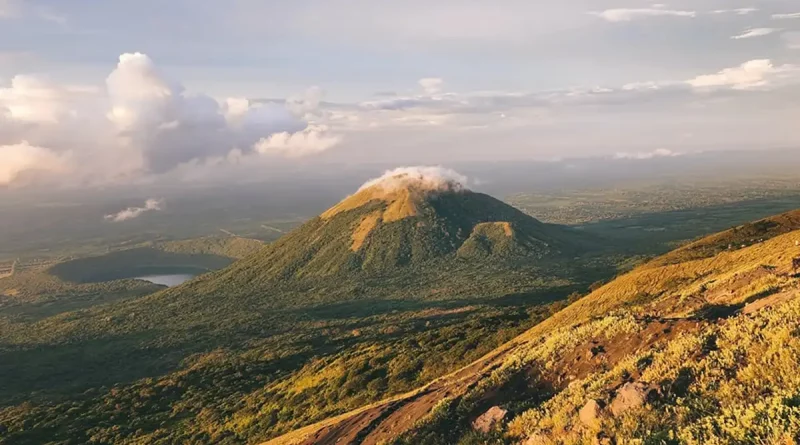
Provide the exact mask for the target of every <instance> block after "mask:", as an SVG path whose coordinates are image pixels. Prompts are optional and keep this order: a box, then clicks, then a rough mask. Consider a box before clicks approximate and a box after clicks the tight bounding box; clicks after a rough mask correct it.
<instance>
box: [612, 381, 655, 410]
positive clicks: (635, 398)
mask: <svg viewBox="0 0 800 445" xmlns="http://www.w3.org/2000/svg"><path fill="white" fill-rule="evenodd" d="M646 401H647V391H646V389H645V387H644V385H642V384H641V383H630V382H628V383H626V384H624V385H622V388H620V389H618V390H617V395H616V396H615V397H614V400H613V401H612V402H611V413H612V414H614V416H619V415H621V414H622V413H624V412H625V411H628V410H629V409H632V408H639V407H641V406H644V404H645V402H646Z"/></svg>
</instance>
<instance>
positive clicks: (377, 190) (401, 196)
mask: <svg viewBox="0 0 800 445" xmlns="http://www.w3.org/2000/svg"><path fill="white" fill-rule="evenodd" d="M424 193H425V192H424V191H421V190H414V189H412V188H403V189H394V190H385V189H384V188H383V187H379V186H374V187H370V188H367V189H364V190H360V191H358V192H357V193H356V194H354V195H351V196H349V197H347V198H345V199H344V200H343V201H342V202H340V203H338V204H336V205H335V206H333V207H331V208H330V209H328V210H326V211H325V212H324V213H323V214H322V215H320V217H321V218H322V219H325V220H327V219H331V218H333V217H334V216H336V215H338V214H340V213H342V212H347V211H350V210H355V209H358V208H359V207H362V206H364V205H366V204H368V203H370V202H373V201H383V202H385V203H387V204H388V205H387V206H386V209H385V210H384V212H383V215H382V217H383V221H384V222H392V221H399V220H401V219H405V218H409V217H412V216H416V215H417V214H418V212H419V209H418V204H417V203H418V202H419V201H420V200H421V199H422V196H423V194H424Z"/></svg>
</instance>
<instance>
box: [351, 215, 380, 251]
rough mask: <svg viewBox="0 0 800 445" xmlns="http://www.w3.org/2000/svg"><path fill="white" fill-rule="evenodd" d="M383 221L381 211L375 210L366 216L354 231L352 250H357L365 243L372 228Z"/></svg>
mask: <svg viewBox="0 0 800 445" xmlns="http://www.w3.org/2000/svg"><path fill="white" fill-rule="evenodd" d="M380 221H381V213H380V212H373V213H370V214H369V215H367V216H365V217H364V218H363V219H362V220H361V222H360V223H359V224H358V227H357V228H356V230H355V231H354V232H353V235H352V238H353V244H352V246H350V250H352V251H353V252H355V251H357V250H358V249H360V248H361V246H363V245H364V241H366V240H367V237H368V236H369V234H370V233H372V230H373V229H374V228H375V227H376V226H377V225H378V223H379V222H380Z"/></svg>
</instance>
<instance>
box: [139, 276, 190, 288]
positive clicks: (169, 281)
mask: <svg viewBox="0 0 800 445" xmlns="http://www.w3.org/2000/svg"><path fill="white" fill-rule="evenodd" d="M194 277H195V275H190V274H172V275H144V276H141V277H135V279H137V280H144V281H149V282H151V283H153V284H160V285H162V286H167V287H172V286H177V285H179V284H181V283H184V282H186V281H189V280H191V279H192V278H194Z"/></svg>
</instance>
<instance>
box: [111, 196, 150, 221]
mask: <svg viewBox="0 0 800 445" xmlns="http://www.w3.org/2000/svg"><path fill="white" fill-rule="evenodd" d="M163 207H164V200H163V199H154V198H151V199H148V200H147V201H145V203H144V207H128V208H127V209H125V210H121V211H119V212H117V213H112V214H110V215H106V216H105V220H106V221H111V222H122V221H128V220H131V219H135V218H138V217H140V216H142V214H144V213H147V212H157V211H161V210H162V209H163Z"/></svg>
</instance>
